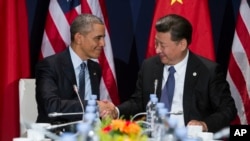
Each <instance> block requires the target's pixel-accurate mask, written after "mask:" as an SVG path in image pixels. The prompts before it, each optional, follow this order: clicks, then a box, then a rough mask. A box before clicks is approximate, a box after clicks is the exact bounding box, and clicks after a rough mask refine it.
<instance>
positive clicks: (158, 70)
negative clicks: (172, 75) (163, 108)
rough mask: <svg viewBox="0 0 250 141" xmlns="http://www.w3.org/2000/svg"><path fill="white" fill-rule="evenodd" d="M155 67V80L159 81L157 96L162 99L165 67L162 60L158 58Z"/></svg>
mask: <svg viewBox="0 0 250 141" xmlns="http://www.w3.org/2000/svg"><path fill="white" fill-rule="evenodd" d="M154 65H155V67H152V68H153V69H154V78H155V79H156V80H157V81H158V84H157V88H156V94H157V96H158V97H159V98H160V97H161V88H162V78H163V67H164V65H163V64H162V63H161V61H160V58H159V57H157V58H156V62H155V64H154Z"/></svg>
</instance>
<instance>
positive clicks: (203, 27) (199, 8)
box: [146, 0, 215, 60]
mask: <svg viewBox="0 0 250 141" xmlns="http://www.w3.org/2000/svg"><path fill="white" fill-rule="evenodd" d="M172 13H175V14H179V15H182V16H184V17H186V18H187V19H188V20H189V21H190V22H191V24H192V26H193V37H192V43H191V45H190V49H191V50H192V51H194V52H195V53H197V54H199V55H201V56H204V57H206V58H209V59H211V60H215V52H214V44H213V39H212V29H211V21H210V14H209V8H208V0H156V6H155V12H154V17H153V21H152V27H151V32H150V35H149V36H150V37H149V42H148V48H147V51H146V57H150V56H152V55H155V45H154V38H155V32H156V30H155V23H156V21H157V20H158V19H159V18H160V17H163V16H165V15H167V14H172Z"/></svg>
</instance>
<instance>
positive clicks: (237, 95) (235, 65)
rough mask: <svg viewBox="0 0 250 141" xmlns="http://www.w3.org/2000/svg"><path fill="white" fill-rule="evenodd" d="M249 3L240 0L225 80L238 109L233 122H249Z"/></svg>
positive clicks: (245, 0)
mask: <svg viewBox="0 0 250 141" xmlns="http://www.w3.org/2000/svg"><path fill="white" fill-rule="evenodd" d="M249 17H250V3H249V2H247V0H242V1H241V5H240V10H239V15H238V19H237V23H236V29H235V33H234V40H233V45H232V51H231V56H230V60H229V66H228V73H227V80H228V82H229V84H230V89H231V92H232V96H233V98H234V100H235V103H236V107H237V110H238V117H237V118H236V119H235V121H234V122H233V124H234V123H235V124H250V98H249V95H250V81H249V80H250V19H249Z"/></svg>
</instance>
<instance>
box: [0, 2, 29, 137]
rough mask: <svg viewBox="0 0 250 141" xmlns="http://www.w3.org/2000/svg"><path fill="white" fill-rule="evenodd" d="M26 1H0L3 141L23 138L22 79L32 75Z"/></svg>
mask: <svg viewBox="0 0 250 141" xmlns="http://www.w3.org/2000/svg"><path fill="white" fill-rule="evenodd" d="M26 10H27V9H26V0H0V18H1V22H0V31H1V32H0V40H1V48H0V54H1V55H0V66H1V69H0V86H1V88H0V141H12V139H13V138H14V137H18V136H19V100H18V98H19V93H18V82H19V79H20V78H27V77H29V75H30V63H29V46H28V45H29V44H28V41H29V39H28V17H27V11H26Z"/></svg>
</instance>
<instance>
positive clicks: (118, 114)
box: [115, 107, 120, 118]
mask: <svg viewBox="0 0 250 141" xmlns="http://www.w3.org/2000/svg"><path fill="white" fill-rule="evenodd" d="M115 109H116V111H117V118H119V117H120V111H119V109H118V108H117V107H115Z"/></svg>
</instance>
